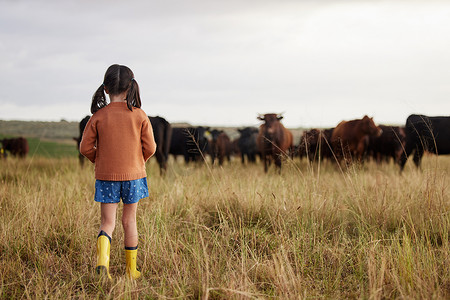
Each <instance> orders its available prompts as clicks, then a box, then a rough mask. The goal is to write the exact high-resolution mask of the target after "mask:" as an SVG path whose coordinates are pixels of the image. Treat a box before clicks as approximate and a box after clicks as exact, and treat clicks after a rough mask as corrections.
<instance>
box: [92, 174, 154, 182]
mask: <svg viewBox="0 0 450 300" xmlns="http://www.w3.org/2000/svg"><path fill="white" fill-rule="evenodd" d="M144 177H147V174H146V173H145V172H143V173H142V172H141V173H136V174H95V179H98V180H105V181H128V180H136V179H141V178H144Z"/></svg>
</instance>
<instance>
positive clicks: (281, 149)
mask: <svg viewBox="0 0 450 300" xmlns="http://www.w3.org/2000/svg"><path fill="white" fill-rule="evenodd" d="M281 119H283V116H281V115H279V114H265V115H260V116H258V120H261V121H264V124H262V125H261V126H260V127H259V133H258V139H257V141H256V143H257V146H258V149H259V151H260V153H261V159H262V160H263V162H264V172H267V170H268V168H269V165H270V163H271V161H272V159H273V160H274V161H275V165H276V166H277V167H278V170H279V172H281V156H283V155H287V152H288V151H290V150H292V142H293V135H292V132H290V131H289V130H288V129H286V128H285V127H284V126H283V124H281V123H280V120H281Z"/></svg>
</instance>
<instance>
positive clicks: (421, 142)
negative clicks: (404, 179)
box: [400, 115, 450, 171]
mask: <svg viewBox="0 0 450 300" xmlns="http://www.w3.org/2000/svg"><path fill="white" fill-rule="evenodd" d="M405 134H406V143H405V151H404V152H403V153H402V155H401V158H400V171H402V170H403V168H404V167H405V164H406V161H407V160H408V156H409V155H411V154H412V153H413V152H414V158H413V160H414V164H415V165H416V167H420V163H421V161H422V156H423V153H424V152H425V151H428V152H431V153H434V154H437V155H441V154H450V117H428V116H424V115H410V116H409V117H408V118H407V119H406V125H405Z"/></svg>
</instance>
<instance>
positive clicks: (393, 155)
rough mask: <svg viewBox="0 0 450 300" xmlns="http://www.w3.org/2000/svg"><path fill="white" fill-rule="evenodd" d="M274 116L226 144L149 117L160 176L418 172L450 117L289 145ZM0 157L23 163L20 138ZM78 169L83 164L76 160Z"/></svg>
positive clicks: (449, 145)
mask: <svg viewBox="0 0 450 300" xmlns="http://www.w3.org/2000/svg"><path fill="white" fill-rule="evenodd" d="M89 118H90V117H89V116H86V117H85V118H83V120H81V122H80V124H79V132H80V136H79V137H76V138H74V140H75V141H77V147H79V144H80V140H81V136H82V133H83V131H84V128H85V127H86V124H87V122H88V121H89ZM282 118H283V116H282V115H280V114H273V113H271V114H265V115H259V116H258V120H260V121H262V124H261V125H260V126H259V128H256V127H246V128H242V129H238V133H239V137H238V138H236V139H234V140H232V139H231V138H230V137H229V136H228V135H227V133H225V132H224V131H222V130H217V129H212V128H210V127H204V126H197V127H173V126H172V125H171V124H170V123H169V122H167V121H166V120H165V119H164V118H161V117H149V119H150V122H151V124H152V127H153V132H154V136H155V141H156V144H157V150H156V153H155V157H156V159H157V161H158V164H159V167H160V173H161V175H164V173H165V172H166V170H167V161H168V159H169V155H173V156H174V158H175V159H176V158H177V157H178V156H182V157H183V158H184V161H185V162H186V163H195V162H203V161H205V160H206V159H207V156H209V157H210V159H211V162H212V163H213V164H215V162H216V161H217V163H218V164H219V165H222V164H223V163H225V161H230V160H231V157H232V156H233V155H235V156H240V159H241V162H242V164H248V163H256V162H257V161H258V159H257V158H258V157H259V160H260V161H261V162H262V163H263V166H264V171H265V172H267V171H268V169H269V167H270V165H271V164H272V162H273V163H274V165H275V167H276V169H277V170H278V171H279V172H280V171H281V166H282V162H283V161H284V159H285V158H287V157H290V158H291V159H294V158H296V157H298V158H300V159H303V158H306V159H308V160H309V161H310V162H315V161H319V160H330V161H333V162H336V163H337V164H339V165H341V164H347V165H348V164H351V163H354V162H357V163H363V162H364V161H366V160H368V159H373V160H374V161H376V162H377V163H383V162H389V161H391V160H392V161H394V163H396V164H398V165H399V166H400V171H402V170H403V168H404V166H405V164H406V161H407V160H408V157H409V156H411V155H413V161H414V164H415V165H416V167H420V163H421V160H422V156H423V154H424V153H425V152H430V153H433V154H437V155H441V154H450V117H428V116H424V115H410V116H409V117H408V118H407V120H406V124H405V126H387V125H378V126H377V125H375V122H374V121H373V119H372V118H369V117H368V116H364V117H363V118H362V119H356V120H350V121H342V122H340V123H339V124H338V125H336V127H334V128H326V129H311V130H306V131H304V132H303V134H302V136H301V138H300V141H299V142H298V143H297V144H294V140H293V135H292V132H291V131H290V130H289V129H287V128H285V127H284V126H283V124H282V123H281V119H282ZM0 142H1V144H2V146H1V148H0V149H1V157H2V158H5V157H6V155H7V153H10V154H11V155H13V156H18V157H21V158H24V157H25V156H26V155H27V153H28V151H29V147H28V143H27V140H26V139H25V138H23V137H19V138H9V139H2V140H0ZM79 161H80V164H81V165H83V162H84V158H83V156H82V155H81V154H80V155H79Z"/></svg>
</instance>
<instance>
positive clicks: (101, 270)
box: [95, 266, 109, 278]
mask: <svg viewBox="0 0 450 300" xmlns="http://www.w3.org/2000/svg"><path fill="white" fill-rule="evenodd" d="M95 272H96V273H97V274H98V275H103V276H106V277H108V278H109V275H108V269H106V267H105V266H97V267H96V268H95Z"/></svg>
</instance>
